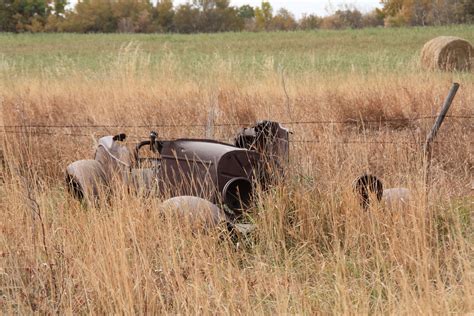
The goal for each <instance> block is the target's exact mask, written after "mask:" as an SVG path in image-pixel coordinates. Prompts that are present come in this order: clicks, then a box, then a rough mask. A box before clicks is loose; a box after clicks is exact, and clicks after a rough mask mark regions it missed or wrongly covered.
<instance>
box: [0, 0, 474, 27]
mask: <svg viewBox="0 0 474 316" xmlns="http://www.w3.org/2000/svg"><path fill="white" fill-rule="evenodd" d="M0 1H1V2H0V31H3V32H76V33H94V32H97V33H98V32H100V33H113V32H127V33H171V32H175V33H213V32H238V31H293V30H297V29H301V30H311V29H319V28H322V29H346V28H363V27H376V26H388V27H392V26H418V25H422V26H425V25H444V24H454V23H473V22H474V1H473V0H381V5H382V8H381V9H378V8H377V9H375V10H373V11H371V12H368V13H362V12H360V11H359V10H357V9H356V8H351V7H345V8H342V9H339V10H336V11H335V12H334V13H333V14H331V15H329V16H325V17H321V16H318V15H315V14H305V15H303V16H302V17H301V18H300V19H296V18H295V16H294V15H293V14H292V13H291V12H290V11H288V10H287V9H284V8H282V9H279V10H278V11H276V12H274V10H273V7H272V5H271V4H270V2H268V1H262V3H261V5H260V6H255V7H253V6H250V5H242V6H231V5H230V0H193V1H190V2H188V3H186V4H181V5H177V6H175V5H174V3H173V0H158V1H157V2H156V3H155V2H152V1H151V0H79V1H78V2H77V4H76V5H75V6H74V7H73V8H68V3H67V0H0Z"/></svg>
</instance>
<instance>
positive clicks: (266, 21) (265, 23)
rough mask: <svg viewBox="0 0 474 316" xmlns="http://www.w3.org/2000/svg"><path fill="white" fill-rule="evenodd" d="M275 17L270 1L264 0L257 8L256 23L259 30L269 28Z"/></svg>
mask: <svg viewBox="0 0 474 316" xmlns="http://www.w3.org/2000/svg"><path fill="white" fill-rule="evenodd" d="M272 18H273V8H272V5H271V4H270V2H268V1H262V4H261V6H260V8H259V7H257V8H255V24H256V28H257V30H259V31H261V30H268V28H269V26H270V23H271V21H272Z"/></svg>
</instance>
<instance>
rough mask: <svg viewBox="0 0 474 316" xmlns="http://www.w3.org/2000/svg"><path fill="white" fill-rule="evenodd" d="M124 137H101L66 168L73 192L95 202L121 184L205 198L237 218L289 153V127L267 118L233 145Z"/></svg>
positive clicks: (153, 193)
mask: <svg viewBox="0 0 474 316" xmlns="http://www.w3.org/2000/svg"><path fill="white" fill-rule="evenodd" d="M125 138H126V135H125V134H119V135H116V136H105V137H102V138H101V139H100V140H99V142H98V146H97V149H96V152H95V156H94V159H91V160H79V161H76V162H73V163H71V164H70V165H69V166H68V167H67V168H66V181H67V184H68V188H69V189H70V192H71V193H73V194H74V196H76V197H77V198H79V199H87V200H89V201H90V200H97V199H98V198H99V197H100V195H101V193H102V192H103V193H105V194H108V193H110V191H114V190H116V189H118V188H123V187H125V188H127V189H128V190H133V191H135V192H139V193H142V194H144V195H146V196H158V197H177V196H195V197H200V198H204V199H206V200H208V201H210V202H212V203H214V204H216V205H218V206H219V207H222V208H223V209H225V210H226V211H228V212H229V213H230V214H231V215H232V216H234V217H238V216H239V215H241V214H242V212H243V211H245V210H246V209H247V208H248V207H249V205H250V203H251V200H252V195H253V193H254V191H255V189H256V186H260V187H261V188H263V189H265V188H266V187H267V186H268V185H269V184H271V183H272V182H273V181H276V180H277V179H278V178H279V177H280V176H281V175H282V174H283V172H284V170H285V164H286V163H287V161H288V154H289V149H288V148H289V147H288V141H289V132H288V130H287V129H285V128H283V127H282V126H281V125H280V124H279V123H277V122H271V121H261V122H257V123H256V124H255V125H254V126H251V127H249V128H243V129H241V130H239V132H238V133H237V135H236V137H235V140H234V143H233V144H228V143H223V142H218V141H214V140H209V139H176V140H159V139H158V138H157V134H156V133H155V132H152V133H151V134H150V137H149V139H148V140H145V141H142V142H140V143H139V144H137V145H136V148H135V150H134V151H132V150H129V149H128V147H126V146H125V145H124V144H123V141H124V140H125ZM145 152H147V153H148V155H146V156H145V155H144V153H145ZM117 185H118V186H117Z"/></svg>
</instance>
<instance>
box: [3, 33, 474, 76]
mask: <svg viewBox="0 0 474 316" xmlns="http://www.w3.org/2000/svg"><path fill="white" fill-rule="evenodd" d="M439 35H453V36H459V37H463V38H465V39H467V40H469V41H471V42H474V25H460V26H444V27H425V28H386V29H385V28H377V29H374V28H372V29H362V30H343V31H333V30H317V31H305V32H303V31H298V32H275V33H221V34H197V35H180V34H5V33H4V34H0V71H1V72H2V73H4V74H5V73H6V72H7V73H9V74H15V75H19V76H24V75H34V74H38V73H45V72H46V73H52V74H54V73H67V72H70V71H92V72H99V71H101V70H104V69H109V68H113V67H117V66H118V65H120V63H125V62H126V59H120V56H121V55H127V56H129V55H130V54H132V55H133V54H135V56H136V57H137V58H139V59H140V60H144V61H146V62H145V63H144V64H143V65H144V66H145V67H152V69H154V68H153V67H155V68H159V67H163V66H164V65H167V64H168V63H170V62H172V63H173V64H174V67H175V69H177V71H178V72H180V73H183V74H185V75H199V74H201V73H202V72H205V71H207V70H208V69H209V67H215V65H216V63H220V64H221V66H222V69H227V71H231V72H233V73H235V74H248V73H249V72H251V73H253V74H254V75H258V74H260V73H264V72H265V71H268V70H273V71H274V70H283V69H284V70H285V71H286V72H287V73H290V74H292V73H293V74H297V73H305V72H315V71H316V72H322V73H332V72H347V71H352V72H354V71H355V72H359V73H360V72H361V73H366V72H416V71H418V62H419V53H420V50H421V48H422V46H423V44H424V43H425V42H426V41H428V40H429V39H431V38H433V37H436V36H439ZM124 53H127V54H124ZM58 70H61V71H58Z"/></svg>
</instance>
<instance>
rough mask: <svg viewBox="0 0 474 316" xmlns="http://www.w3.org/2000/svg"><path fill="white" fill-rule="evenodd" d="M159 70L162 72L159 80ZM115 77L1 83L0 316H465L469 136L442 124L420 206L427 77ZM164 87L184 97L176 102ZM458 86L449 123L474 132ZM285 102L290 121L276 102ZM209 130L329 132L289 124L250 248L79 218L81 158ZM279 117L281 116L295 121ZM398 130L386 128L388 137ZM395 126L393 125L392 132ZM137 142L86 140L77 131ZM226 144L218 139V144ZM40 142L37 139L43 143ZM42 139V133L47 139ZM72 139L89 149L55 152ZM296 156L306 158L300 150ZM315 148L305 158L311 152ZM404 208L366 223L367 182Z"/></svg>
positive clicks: (129, 73) (255, 216) (115, 204)
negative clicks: (72, 178) (379, 181)
mask: <svg viewBox="0 0 474 316" xmlns="http://www.w3.org/2000/svg"><path fill="white" fill-rule="evenodd" d="M167 67H168V68H167ZM134 69H136V67H135V66H134V64H129V65H123V64H122V65H121V66H120V67H118V68H116V69H113V70H110V72H107V73H103V74H102V73H97V74H95V75H94V76H92V77H90V76H89V75H87V73H70V74H69V75H68V77H67V78H68V82H73V83H74V84H67V85H65V84H64V81H63V80H59V79H55V78H54V77H48V74H44V75H39V76H38V77H32V78H27V77H19V78H17V80H15V81H14V82H9V81H8V82H7V81H2V83H1V84H2V90H1V95H0V97H1V98H2V112H1V117H0V121H1V122H2V124H4V125H31V124H35V125H38V124H39V125H55V124H60V125H64V124H66V125H68V124H70V125H71V127H69V128H66V129H55V128H33V129H31V128H22V129H12V128H5V129H4V132H5V133H3V134H1V135H2V139H1V141H2V148H3V152H4V158H3V159H4V162H5V163H4V167H2V168H3V169H2V170H1V171H0V174H1V175H2V181H3V182H2V184H1V185H0V197H1V199H0V209H1V210H2V211H1V214H2V221H1V223H0V231H1V234H0V252H1V253H0V310H2V311H3V312H6V313H12V312H18V313H31V312H33V311H36V312H40V313H52V312H60V313H64V312H69V313H150V314H156V313H185V314H189V313H205V314H207V313H234V312H238V313H243V314H249V313H255V312H256V313H278V314H281V313H308V314H314V313H318V312H335V313H354V312H356V313H369V312H374V313H381V312H393V313H413V312H422V313H442V314H445V313H448V312H459V313H463V312H467V311H470V310H472V308H473V305H472V304H473V303H472V302H473V301H472V294H473V291H474V288H473V284H474V283H473V282H472V281H473V280H472V275H473V274H472V271H473V270H472V260H471V259H470V258H471V257H472V249H471V245H472V236H473V235H472V233H473V232H472V223H471V216H472V205H471V204H472V200H469V199H468V198H467V197H466V196H467V195H468V194H469V192H470V191H469V188H468V185H469V184H470V181H471V179H470V177H471V176H472V174H471V172H472V168H473V165H472V124H471V122H472V120H471V121H469V120H465V119H461V118H448V119H447V121H446V122H445V125H444V126H443V127H442V131H441V133H440V135H439V138H438V141H439V142H438V143H437V144H436V146H435V154H434V157H435V161H434V163H433V181H432V183H431V187H430V193H429V199H426V198H425V191H424V182H423V180H422V179H423V168H422V166H423V164H422V155H421V141H422V140H423V139H424V137H425V135H426V133H427V131H428V129H429V127H430V125H431V123H432V119H420V120H411V119H414V118H419V117H421V116H424V115H433V114H435V113H436V112H437V110H438V108H439V106H440V103H441V100H442V99H443V98H444V96H445V94H446V92H447V90H448V88H449V86H450V82H451V77H448V76H444V75H443V74H439V75H438V76H436V77H435V76H432V75H431V74H423V73H420V74H411V75H409V74H407V75H404V76H398V75H395V74H380V75H372V76H371V77H370V78H367V77H365V76H364V75H362V74H357V73H354V74H350V73H343V74H334V75H332V76H328V77H325V78H322V77H321V76H319V75H318V74H306V75H295V76H294V77H293V76H288V77H287V78H286V79H285V85H286V90H287V92H288V97H289V99H287V97H286V94H285V91H284V89H283V87H282V81H281V77H280V74H279V73H277V72H272V71H269V72H268V74H267V75H265V76H264V77H263V78H262V77H259V78H253V77H252V75H251V74H250V75H249V76H247V77H246V78H245V79H238V78H237V77H235V76H233V75H232V73H231V72H230V71H229V69H228V68H227V67H226V64H225V63H222V64H219V63H216V66H215V67H214V68H213V69H208V72H209V76H208V77H202V78H201V80H200V81H199V82H197V81H192V80H189V79H185V78H183V77H181V76H178V75H177V74H176V73H175V72H174V70H173V68H172V65H170V64H168V66H166V65H165V64H163V65H162V66H161V68H160V73H159V74H157V73H156V72H151V71H150V72H147V71H143V69H142V70H141V71H140V72H136V71H135V70H134ZM176 87H179V89H177V88H176ZM472 91H474V89H473V85H472V82H471V81H469V80H465V81H463V82H462V87H461V90H460V92H459V94H458V96H457V97H456V99H455V102H454V105H453V108H452V112H451V113H450V114H451V115H457V116H467V115H471V116H472V108H471V107H470V105H471V104H472V103H473V102H474V95H473V94H472ZM288 100H289V106H287V102H288ZM210 109H216V110H217V112H216V113H217V114H216V122H220V123H242V124H244V123H248V121H253V120H255V119H260V118H271V119H274V120H279V121H283V122H285V121H286V122H288V121H290V118H289V117H291V118H292V119H291V120H293V121H301V122H303V121H319V122H323V121H335V122H351V124H349V125H348V124H336V123H316V124H290V122H288V123H287V124H286V125H287V126H288V127H290V128H291V129H292V131H293V132H294V135H293V143H292V148H291V170H290V173H289V174H290V176H289V177H288V178H287V179H285V182H284V184H282V185H280V186H278V187H275V188H274V189H272V190H270V191H269V192H268V193H265V194H263V193H262V194H261V195H260V197H259V199H258V201H257V202H256V204H255V208H254V211H253V213H252V214H251V217H252V221H253V222H255V223H256V225H257V227H258V229H257V233H256V234H255V235H253V236H252V237H250V238H248V239H242V240H240V241H239V242H238V243H237V244H236V243H233V242H231V241H229V240H227V239H226V238H225V237H222V236H219V234H218V232H216V233H215V234H213V233H211V234H207V235H199V234H198V235H196V234H193V232H192V230H191V229H190V228H189V227H186V225H183V223H180V222H177V221H176V220H175V219H174V218H173V217H172V216H171V217H165V218H163V217H160V216H158V214H157V212H156V210H157V209H158V207H159V205H160V199H143V198H139V197H136V196H133V195H130V194H128V193H123V194H117V196H116V197H114V198H113V199H112V200H111V201H109V204H104V205H101V206H98V207H96V208H85V207H83V206H82V205H81V204H80V203H78V202H77V201H75V200H74V199H73V198H71V197H70V196H69V195H68V194H67V193H66V189H65V187H64V179H63V177H64V168H65V166H66V165H67V164H68V163H69V162H71V161H74V160H76V159H79V158H83V157H86V156H88V155H91V150H92V147H93V144H94V140H95V138H96V137H97V136H99V135H103V134H111V133H117V132H120V131H124V132H127V133H128V134H129V135H130V136H131V137H134V136H146V135H147V133H148V130H149V129H151V128H154V126H157V125H160V124H164V123H167V124H169V123H174V124H177V125H183V127H176V128H166V129H164V128H161V129H158V132H159V135H160V137H167V138H169V137H180V136H187V137H202V136H203V135H204V130H203V129H202V128H199V127H186V125H188V124H189V123H191V122H200V123H205V122H206V120H207V113H208V111H209V110H210ZM289 111H290V112H289ZM386 120H393V121H392V123H396V122H398V124H397V125H396V126H394V125H391V124H386V123H385V122H384V121H386ZM398 120H399V121H398ZM84 124H86V125H87V124H97V125H117V126H126V125H147V126H150V127H149V128H131V127H128V128H125V127H123V128H120V127H111V128H94V129H86V128H80V127H74V125H84ZM234 132H235V128H234V127H219V128H217V127H216V128H215V137H216V138H218V139H228V138H229V137H231V136H232V135H233V134H234ZM41 133H43V134H41ZM44 133H50V134H48V135H44ZM67 134H71V135H75V134H80V135H85V136H67ZM300 141H301V142H300ZM305 141H314V142H308V143H307V142H305ZM363 171H368V172H373V173H376V174H377V175H379V176H381V177H382V178H383V179H384V181H385V183H387V185H388V186H397V185H403V186H406V187H408V188H410V189H411V191H412V192H413V193H414V198H413V201H412V202H411V204H410V206H409V207H408V209H406V210H405V211H404V212H400V213H397V212H395V213H390V212H384V210H383V209H380V208H379V207H377V206H374V207H373V208H372V209H371V210H370V211H369V212H364V211H362V210H361V209H360V207H359V204H358V202H357V200H355V199H354V197H353V193H352V189H351V181H352V179H354V178H355V177H356V176H358V175H359V174H360V173H361V172H363Z"/></svg>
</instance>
